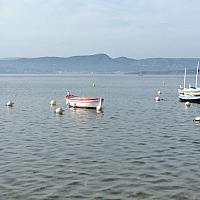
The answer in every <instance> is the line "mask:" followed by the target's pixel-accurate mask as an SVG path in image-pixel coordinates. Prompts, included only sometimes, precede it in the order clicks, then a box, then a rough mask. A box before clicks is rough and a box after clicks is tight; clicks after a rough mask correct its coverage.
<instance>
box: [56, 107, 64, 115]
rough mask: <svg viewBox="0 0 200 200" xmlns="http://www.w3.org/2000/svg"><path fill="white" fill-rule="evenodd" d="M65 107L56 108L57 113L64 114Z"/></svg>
mask: <svg viewBox="0 0 200 200" xmlns="http://www.w3.org/2000/svg"><path fill="white" fill-rule="evenodd" d="M63 111H64V110H63V109H62V108H56V110H55V113H56V114H59V115H62V114H63Z"/></svg>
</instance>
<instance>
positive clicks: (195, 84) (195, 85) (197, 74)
mask: <svg viewBox="0 0 200 200" xmlns="http://www.w3.org/2000/svg"><path fill="white" fill-rule="evenodd" d="M198 74H199V61H198V64H197V73H196V83H195V87H196V88H197V81H198Z"/></svg>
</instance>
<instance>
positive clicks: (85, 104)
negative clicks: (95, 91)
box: [65, 96, 103, 109]
mask: <svg viewBox="0 0 200 200" xmlns="http://www.w3.org/2000/svg"><path fill="white" fill-rule="evenodd" d="M65 102H66V104H67V106H68V107H69V108H86V109H96V108H97V107H98V106H99V107H102V104H103V98H90V97H67V96H66V97H65Z"/></svg>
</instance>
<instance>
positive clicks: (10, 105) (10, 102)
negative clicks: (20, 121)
mask: <svg viewBox="0 0 200 200" xmlns="http://www.w3.org/2000/svg"><path fill="white" fill-rule="evenodd" d="M13 105H14V102H12V101H8V102H7V103H6V106H9V107H12V106H13Z"/></svg>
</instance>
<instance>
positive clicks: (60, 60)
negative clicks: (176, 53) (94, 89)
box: [0, 54, 199, 74]
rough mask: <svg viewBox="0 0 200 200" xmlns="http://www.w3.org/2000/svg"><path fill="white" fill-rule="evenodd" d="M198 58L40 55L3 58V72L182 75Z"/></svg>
mask: <svg viewBox="0 0 200 200" xmlns="http://www.w3.org/2000/svg"><path fill="white" fill-rule="evenodd" d="M198 60H199V58H146V59H132V58H127V57H119V58H111V57H109V56H108V55H106V54H95V55H86V56H72V57H66V58H65V57H37V58H4V59H0V73H1V74H33V73H34V74H46V73H50V74H53V73H72V72H77V73H125V74H179V73H182V74H183V73H184V68H185V67H187V69H188V72H189V73H195V72H196V65H197V62H198Z"/></svg>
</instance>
